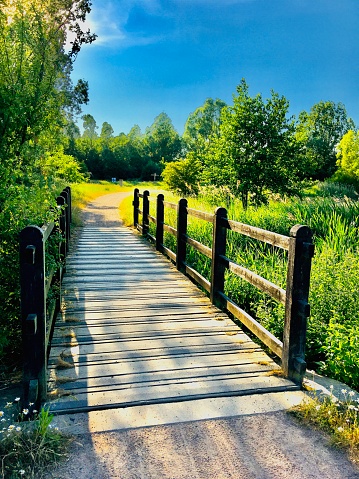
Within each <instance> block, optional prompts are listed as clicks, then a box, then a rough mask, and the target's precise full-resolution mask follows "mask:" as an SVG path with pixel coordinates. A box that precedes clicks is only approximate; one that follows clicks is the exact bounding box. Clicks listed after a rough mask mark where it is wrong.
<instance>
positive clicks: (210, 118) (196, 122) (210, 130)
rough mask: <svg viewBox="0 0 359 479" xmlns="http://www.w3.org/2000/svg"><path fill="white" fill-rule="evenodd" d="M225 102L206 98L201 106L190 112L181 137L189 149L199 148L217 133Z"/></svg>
mask: <svg viewBox="0 0 359 479" xmlns="http://www.w3.org/2000/svg"><path fill="white" fill-rule="evenodd" d="M225 106H226V103H225V102H224V101H222V100H219V99H218V98H216V99H215V100H213V98H207V100H206V101H205V102H204V104H203V105H202V106H200V107H199V108H197V109H196V110H195V111H194V112H193V113H191V114H190V115H189V117H188V119H187V121H186V124H185V129H184V133H183V139H184V140H185V142H186V145H187V147H188V148H189V149H190V150H199V149H201V148H203V146H204V145H205V144H206V143H208V142H209V141H210V138H211V137H212V136H216V135H218V134H219V129H220V125H221V111H222V109H223V108H224V107H225Z"/></svg>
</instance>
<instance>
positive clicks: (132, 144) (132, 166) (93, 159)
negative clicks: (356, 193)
mask: <svg viewBox="0 0 359 479" xmlns="http://www.w3.org/2000/svg"><path fill="white" fill-rule="evenodd" d="M288 109H289V102H288V100H287V99H286V98H285V97H284V96H280V95H278V94H277V93H275V92H273V91H272V92H271V97H270V98H269V99H267V100H264V99H263V98H262V95H260V94H258V95H256V96H254V97H252V96H250V94H249V88H248V85H247V83H246V82H245V80H242V82H241V83H240V84H239V85H238V87H237V93H236V94H235V95H234V96H233V105H231V106H229V105H226V104H225V102H223V101H222V100H219V99H212V98H208V99H207V100H206V101H205V102H204V104H203V105H202V106H200V107H199V108H197V109H196V110H195V111H194V112H193V113H191V114H190V115H189V117H188V119H187V121H186V124H185V128H184V133H183V135H182V136H180V135H179V134H178V132H177V131H176V130H175V128H174V126H173V123H172V121H171V119H170V118H169V116H168V115H167V114H166V113H161V114H160V115H158V116H157V117H156V118H155V120H154V122H153V124H152V125H151V126H149V127H148V128H146V130H145V132H144V133H142V132H141V129H140V128H139V126H138V125H135V126H134V127H133V128H132V129H131V130H130V132H129V133H128V134H125V133H120V134H119V135H117V136H115V134H114V130H113V128H112V126H111V125H110V124H109V123H107V122H104V123H103V125H102V127H101V130H100V131H99V127H98V126H97V124H96V120H95V119H94V118H93V116H91V115H89V114H87V115H84V116H83V117H82V120H83V133H82V135H81V133H80V129H79V128H78V126H76V125H75V123H73V122H72V123H69V125H68V129H67V136H68V146H67V148H66V149H65V153H66V154H68V155H71V156H72V157H74V158H76V159H77V160H78V161H79V162H80V163H81V165H82V168H83V171H84V172H86V173H87V174H88V175H89V176H91V178H94V179H108V178H113V177H115V178H117V179H119V178H122V179H141V180H151V179H154V178H156V177H158V175H160V174H163V178H164V180H165V181H166V182H167V184H168V186H169V187H170V188H172V189H173V190H176V191H178V192H180V193H181V194H196V193H197V192H198V188H199V185H201V184H207V185H211V184H212V185H216V186H225V187H227V188H228V189H229V191H230V192H232V193H233V194H235V195H237V196H240V197H241V198H242V202H243V205H244V206H245V207H246V206H247V205H248V204H249V203H252V204H260V203H262V202H265V201H266V198H267V195H268V192H274V193H279V194H293V193H296V192H298V191H299V190H300V188H301V185H302V184H303V181H304V180H308V179H309V180H324V179H326V178H330V177H333V175H335V176H334V177H335V178H336V179H337V180H338V181H344V180H345V181H349V182H354V183H355V182H356V181H357V180H359V167H358V164H359V158H358V156H359V152H358V148H359V147H358V144H359V141H358V134H357V133H355V125H354V122H353V121H352V120H351V119H350V118H349V117H348V115H347V112H346V109H345V107H344V105H343V104H341V103H334V102H332V101H327V102H324V101H321V102H319V103H317V104H315V105H314V106H313V107H312V108H311V110H310V111H309V112H305V111H303V112H302V113H300V115H299V117H298V118H297V119H296V118H294V117H291V118H290V117H288ZM348 152H349V153H348ZM349 163H350V164H349Z"/></svg>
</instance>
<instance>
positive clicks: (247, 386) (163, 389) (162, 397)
mask: <svg viewBox="0 0 359 479" xmlns="http://www.w3.org/2000/svg"><path fill="white" fill-rule="evenodd" d="M289 390H298V386H295V385H294V384H293V383H291V382H289V381H285V380H283V379H281V378H275V377H265V376H260V377H249V378H243V379H237V378H236V379H235V380H232V381H231V380H227V381H220V382H219V383H217V384H214V385H213V384H206V383H196V384H195V385H193V386H191V385H188V384H187V385H183V384H180V385H173V386H171V387H170V388H169V387H168V385H165V386H159V387H157V388H152V390H151V389H147V390H146V389H145V388H141V390H140V394H139V393H138V391H137V389H136V390H133V389H127V390H126V391H125V393H124V394H123V395H121V397H119V393H118V391H113V392H112V391H103V392H99V393H97V394H96V393H89V394H88V393H85V394H84V395H77V396H75V398H74V399H72V398H70V399H69V400H68V399H66V398H64V399H65V401H61V399H60V400H58V401H57V402H52V403H49V404H45V407H47V406H49V408H50V412H57V413H59V412H63V413H70V412H77V411H79V410H80V411H88V410H98V409H101V408H102V409H105V408H106V409H108V408H111V407H116V408H118V407H131V406H132V407H133V406H140V405H146V404H161V403H171V402H179V401H190V400H195V399H205V398H215V397H226V396H238V395H252V394H263V393H266V392H268V391H270V392H280V391H289Z"/></svg>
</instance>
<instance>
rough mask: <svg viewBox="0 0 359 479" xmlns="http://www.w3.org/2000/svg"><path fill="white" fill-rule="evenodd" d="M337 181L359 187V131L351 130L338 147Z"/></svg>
mask: <svg viewBox="0 0 359 479" xmlns="http://www.w3.org/2000/svg"><path fill="white" fill-rule="evenodd" d="M337 158H338V161H337V165H338V171H337V173H336V175H335V178H336V179H342V180H344V181H346V182H348V183H354V184H356V185H357V186H358V185H359V131H357V132H355V131H353V130H349V131H348V132H347V133H346V134H345V135H344V136H343V138H342V139H341V140H340V142H339V144H338V146H337Z"/></svg>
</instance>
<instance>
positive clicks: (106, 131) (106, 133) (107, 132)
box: [100, 121, 114, 142]
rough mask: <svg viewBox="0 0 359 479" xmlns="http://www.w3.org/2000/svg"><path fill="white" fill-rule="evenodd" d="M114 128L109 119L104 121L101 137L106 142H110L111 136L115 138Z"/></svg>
mask: <svg viewBox="0 0 359 479" xmlns="http://www.w3.org/2000/svg"><path fill="white" fill-rule="evenodd" d="M113 133H114V131H113V128H112V126H111V125H110V123H107V121H105V122H103V123H102V127H101V134H100V138H101V139H102V140H104V141H105V142H108V141H109V139H110V138H113Z"/></svg>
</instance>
